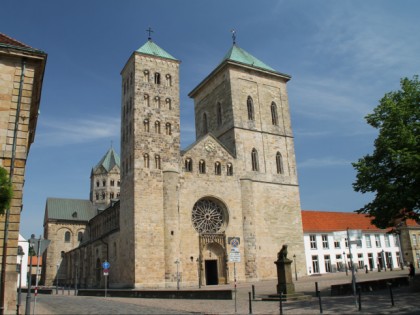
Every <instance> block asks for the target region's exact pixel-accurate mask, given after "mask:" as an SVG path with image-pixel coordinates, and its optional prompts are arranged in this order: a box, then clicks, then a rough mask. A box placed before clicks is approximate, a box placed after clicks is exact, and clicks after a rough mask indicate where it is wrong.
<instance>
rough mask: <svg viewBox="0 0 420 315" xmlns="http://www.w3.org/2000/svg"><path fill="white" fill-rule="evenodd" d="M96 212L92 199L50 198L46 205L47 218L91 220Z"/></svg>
mask: <svg viewBox="0 0 420 315" xmlns="http://www.w3.org/2000/svg"><path fill="white" fill-rule="evenodd" d="M96 213H97V212H96V208H95V207H94V205H93V204H92V202H90V200H82V199H65V198H48V199H47V204H46V206H45V219H53V220H69V221H89V220H90V219H91V218H93V217H94V216H95V215H96Z"/></svg>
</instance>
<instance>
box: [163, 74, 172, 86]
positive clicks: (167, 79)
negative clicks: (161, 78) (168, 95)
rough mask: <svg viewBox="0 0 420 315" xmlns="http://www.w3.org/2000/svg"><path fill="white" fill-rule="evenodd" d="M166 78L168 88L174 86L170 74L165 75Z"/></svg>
mask: <svg viewBox="0 0 420 315" xmlns="http://www.w3.org/2000/svg"><path fill="white" fill-rule="evenodd" d="M165 78H166V86H172V77H171V75H170V74H167V75H165Z"/></svg>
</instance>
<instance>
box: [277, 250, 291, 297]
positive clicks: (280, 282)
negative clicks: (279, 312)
mask: <svg viewBox="0 0 420 315" xmlns="http://www.w3.org/2000/svg"><path fill="white" fill-rule="evenodd" d="M292 262H293V260H290V259H287V258H282V259H278V260H277V261H275V262H274V263H275V264H276V266H277V294H280V292H282V293H283V294H294V293H295V285H294V283H293V277H292Z"/></svg>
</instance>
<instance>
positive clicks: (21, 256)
mask: <svg viewBox="0 0 420 315" xmlns="http://www.w3.org/2000/svg"><path fill="white" fill-rule="evenodd" d="M17 255H18V256H19V257H20V264H19V291H18V300H17V304H16V314H17V315H19V314H20V312H19V309H20V303H21V296H22V258H23V256H24V255H25V253H24V252H23V249H22V246H18V252H17Z"/></svg>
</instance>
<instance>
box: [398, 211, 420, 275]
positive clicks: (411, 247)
mask: <svg viewBox="0 0 420 315" xmlns="http://www.w3.org/2000/svg"><path fill="white" fill-rule="evenodd" d="M395 231H396V233H398V234H399V235H400V240H401V252H402V253H403V259H404V263H405V264H406V265H408V264H410V263H413V265H414V266H415V267H416V268H420V224H418V223H417V222H416V221H415V220H412V219H408V220H406V221H405V222H402V223H400V224H398V225H397V227H396V228H395Z"/></svg>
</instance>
